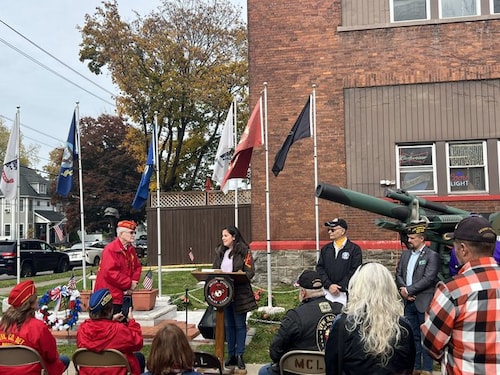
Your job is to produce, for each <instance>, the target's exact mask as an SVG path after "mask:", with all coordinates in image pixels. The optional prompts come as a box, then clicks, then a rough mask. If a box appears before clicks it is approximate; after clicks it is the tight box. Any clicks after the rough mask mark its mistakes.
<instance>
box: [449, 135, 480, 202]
mask: <svg viewBox="0 0 500 375" xmlns="http://www.w3.org/2000/svg"><path fill="white" fill-rule="evenodd" d="M446 162H447V166H448V193H457V192H486V190H487V186H488V174H487V173H486V171H487V165H486V162H487V158H486V142H484V141H478V142H461V143H458V142H457V143H447V144H446Z"/></svg>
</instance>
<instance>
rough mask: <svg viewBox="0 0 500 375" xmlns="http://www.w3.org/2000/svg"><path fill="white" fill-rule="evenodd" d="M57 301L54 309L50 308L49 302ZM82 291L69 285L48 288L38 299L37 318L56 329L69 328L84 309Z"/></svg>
mask: <svg viewBox="0 0 500 375" xmlns="http://www.w3.org/2000/svg"><path fill="white" fill-rule="evenodd" d="M51 302H54V303H55V306H54V309H53V310H49V304H50V303H51ZM80 304H81V301H80V292H79V291H78V290H77V289H72V288H69V287H68V286H66V285H64V286H57V287H55V288H54V289H51V290H48V291H47V292H46V293H45V294H44V295H43V296H42V297H41V298H40V299H39V300H38V311H36V313H35V316H36V318H38V319H40V320H41V321H43V322H45V324H46V325H47V326H48V327H49V328H51V329H52V330H55V331H64V330H66V331H67V330H69V329H70V328H71V327H73V326H74V325H75V324H76V323H77V321H78V313H79V312H80V311H82V307H81V305H80Z"/></svg>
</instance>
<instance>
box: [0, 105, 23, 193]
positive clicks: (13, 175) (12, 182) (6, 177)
mask: <svg viewBox="0 0 500 375" xmlns="http://www.w3.org/2000/svg"><path fill="white" fill-rule="evenodd" d="M18 139H19V111H18V112H17V113H16V119H15V120H14V125H13V126H12V130H11V132H10V137H9V143H8V144H7V151H6V152H5V161H4V163H3V170H2V179H1V180H0V190H2V193H3V194H4V196H5V199H6V200H14V199H16V196H17V183H18V181H17V179H18V173H17V169H18V168H19V166H18V160H17V150H18V147H17V143H18Z"/></svg>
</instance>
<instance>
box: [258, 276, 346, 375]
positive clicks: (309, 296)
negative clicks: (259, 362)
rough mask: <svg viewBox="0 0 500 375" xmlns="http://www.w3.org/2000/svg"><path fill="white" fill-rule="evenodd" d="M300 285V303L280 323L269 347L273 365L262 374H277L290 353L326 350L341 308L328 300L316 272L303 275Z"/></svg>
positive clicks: (262, 370) (262, 371)
mask: <svg viewBox="0 0 500 375" xmlns="http://www.w3.org/2000/svg"><path fill="white" fill-rule="evenodd" d="M298 284H299V286H300V300H301V304H300V305H299V306H298V307H296V308H294V309H290V310H288V311H287V313H286V314H285V316H284V317H283V319H282V320H281V325H280V328H279V330H278V332H276V335H275V336H274V338H273V340H272V342H271V345H270V346H269V356H270V357H271V359H272V361H273V363H270V364H267V365H265V366H264V367H262V368H261V369H260V370H259V375H278V374H279V373H280V369H279V362H280V359H281V357H282V356H283V355H284V354H285V353H287V352H289V351H291V350H297V349H302V350H316V351H324V350H325V343H326V340H327V338H328V334H329V332H330V328H331V326H332V322H333V320H334V319H335V316H336V314H338V313H340V308H339V307H338V306H336V304H334V303H332V302H330V301H328V300H327V299H326V298H325V292H324V290H323V283H322V281H321V278H320V277H319V275H318V273H317V272H316V271H312V270H306V271H304V272H302V274H301V275H300V277H299V280H298ZM340 307H341V306H340Z"/></svg>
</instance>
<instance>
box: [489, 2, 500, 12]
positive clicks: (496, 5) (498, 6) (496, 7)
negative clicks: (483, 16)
mask: <svg viewBox="0 0 500 375" xmlns="http://www.w3.org/2000/svg"><path fill="white" fill-rule="evenodd" d="M490 9H491V13H500V0H491V3H490Z"/></svg>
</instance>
